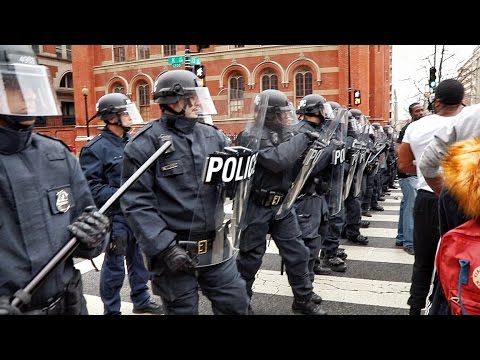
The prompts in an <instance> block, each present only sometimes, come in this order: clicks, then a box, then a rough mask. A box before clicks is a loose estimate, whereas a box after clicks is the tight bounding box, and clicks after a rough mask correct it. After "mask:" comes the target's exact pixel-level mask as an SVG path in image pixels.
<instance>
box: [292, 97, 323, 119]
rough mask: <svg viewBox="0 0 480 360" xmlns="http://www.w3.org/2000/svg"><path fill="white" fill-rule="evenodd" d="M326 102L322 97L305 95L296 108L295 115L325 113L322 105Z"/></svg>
mask: <svg viewBox="0 0 480 360" xmlns="http://www.w3.org/2000/svg"><path fill="white" fill-rule="evenodd" d="M326 102H327V100H325V98H324V97H323V96H322V95H318V94H310V95H306V96H305V97H304V98H303V99H302V100H301V101H300V106H299V107H298V109H297V111H296V113H297V114H315V113H321V114H323V112H324V111H325V107H324V104H325V103H326Z"/></svg>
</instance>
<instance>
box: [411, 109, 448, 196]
mask: <svg viewBox="0 0 480 360" xmlns="http://www.w3.org/2000/svg"><path fill="white" fill-rule="evenodd" d="M452 119H453V117H451V116H440V115H437V114H433V115H427V116H424V117H423V118H421V119H418V120H417V121H414V122H412V123H411V124H410V125H409V126H408V128H407V130H406V131H405V135H404V136H403V140H402V142H404V143H409V144H410V148H411V149H412V152H413V156H414V157H415V160H416V161H415V162H416V164H415V166H416V167H417V179H418V180H417V186H416V188H417V190H420V189H422V190H427V191H430V192H433V190H432V188H431V187H430V186H428V184H427V182H426V181H425V178H424V176H423V175H422V172H421V171H420V166H419V163H420V161H419V160H420V158H421V157H422V154H423V151H424V150H425V148H426V147H427V145H428V144H429V143H430V142H431V141H432V140H433V135H434V134H435V133H436V132H437V131H438V129H440V128H442V127H444V126H446V125H447V124H448V123H449V122H450V121H451V120H452Z"/></svg>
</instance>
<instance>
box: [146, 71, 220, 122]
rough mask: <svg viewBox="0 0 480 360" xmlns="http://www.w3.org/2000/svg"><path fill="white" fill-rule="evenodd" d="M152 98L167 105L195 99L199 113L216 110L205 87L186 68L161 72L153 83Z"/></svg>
mask: <svg viewBox="0 0 480 360" xmlns="http://www.w3.org/2000/svg"><path fill="white" fill-rule="evenodd" d="M154 88H155V91H154V93H153V100H154V101H155V102H156V103H158V104H160V105H168V104H174V103H177V102H179V101H180V100H181V99H184V100H186V105H192V103H191V100H192V99H195V105H198V106H199V107H200V108H201V109H200V113H202V114H204V115H215V114H217V111H216V109H215V105H214V104H213V100H212V98H211V96H210V92H209V91H208V88H207V87H203V86H202V85H201V84H200V81H199V78H198V77H197V76H196V75H195V74H194V73H192V72H191V71H188V70H170V71H167V72H165V73H163V74H161V75H160V76H159V77H158V79H157V81H155V85H154Z"/></svg>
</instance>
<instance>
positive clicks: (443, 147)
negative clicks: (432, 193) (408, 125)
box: [419, 104, 480, 178]
mask: <svg viewBox="0 0 480 360" xmlns="http://www.w3.org/2000/svg"><path fill="white" fill-rule="evenodd" d="M478 136H480V104H476V105H472V106H467V107H466V108H464V109H463V110H462V111H461V112H460V113H459V114H458V115H456V116H455V118H453V119H452V121H449V122H448V124H447V125H446V126H445V127H443V128H441V129H439V130H438V131H437V133H436V134H435V135H434V137H433V140H432V141H431V142H430V144H428V145H427V147H426V148H425V150H424V152H423V154H422V157H421V158H420V163H419V166H420V171H421V172H422V174H423V176H424V177H427V178H433V177H436V176H439V175H441V173H442V171H441V169H440V166H441V161H442V159H443V157H444V156H445V154H446V153H447V150H448V147H449V146H450V145H452V144H453V143H455V142H457V141H460V140H465V139H469V138H473V137H478Z"/></svg>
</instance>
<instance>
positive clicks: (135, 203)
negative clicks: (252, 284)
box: [121, 114, 248, 314]
mask: <svg viewBox="0 0 480 360" xmlns="http://www.w3.org/2000/svg"><path fill="white" fill-rule="evenodd" d="M165 136H169V137H170V139H171V140H172V142H173V145H172V146H171V147H170V148H169V149H168V150H167V151H166V153H165V154H163V155H162V156H161V157H160V158H159V159H158V160H157V161H156V162H155V163H154V164H153V165H152V167H151V168H150V169H149V170H148V171H147V172H146V173H144V174H143V175H142V176H141V177H140V178H139V180H137V181H136V182H135V183H134V184H133V185H132V186H131V187H130V188H129V189H128V190H127V191H126V193H125V195H124V196H123V197H122V198H121V206H122V209H123V211H124V214H125V216H126V218H127V221H128V223H129V225H130V226H131V228H132V230H133V231H134V233H135V235H136V237H137V241H138V242H139V244H140V247H141V249H142V251H143V252H144V253H145V255H146V257H147V259H148V258H150V259H151V258H152V257H154V256H155V255H156V254H159V253H160V252H162V251H163V250H165V249H167V248H168V247H169V246H171V244H175V243H178V244H179V245H181V244H184V243H186V242H185V240H189V242H190V243H192V242H193V243H194V246H193V247H190V248H187V249H188V251H189V252H190V253H191V254H192V255H193V256H194V257H196V256H198V258H200V257H202V258H204V259H205V260H204V261H205V263H208V262H209V261H211V260H212V256H213V255H212V254H213V248H214V247H215V246H216V245H215V243H216V241H217V240H216V239H215V240H214V241H212V240H213V238H214V237H215V235H214V233H215V232H216V229H217V228H218V226H219V224H218V221H219V219H221V221H223V203H222V206H220V207H219V208H216V205H217V200H218V197H219V191H218V187H217V186H214V185H210V184H204V183H203V180H202V175H203V170H204V165H205V161H206V158H207V156H208V155H209V154H213V153H214V152H215V151H223V149H224V147H225V146H226V145H227V140H226V138H225V136H223V135H222V134H221V133H220V132H219V131H218V130H217V129H216V128H214V127H213V126H211V125H208V124H203V123H200V122H197V121H194V120H193V119H190V118H186V117H183V116H173V115H168V114H165V115H163V116H162V117H161V118H160V119H159V120H156V121H152V122H150V123H149V124H148V125H146V126H145V127H144V128H143V129H142V130H141V131H140V132H139V133H138V134H137V135H136V136H135V137H134V138H133V139H132V141H130V142H129V143H128V144H127V146H126V147H125V152H124V161H123V173H122V178H123V180H124V181H125V180H126V179H127V178H128V177H129V176H131V175H132V174H133V173H134V172H135V171H136V170H137V169H138V168H139V167H140V166H141V165H142V164H143V163H145V161H146V160H147V159H148V158H149V157H150V156H151V155H152V154H153V153H154V152H155V151H156V150H157V149H158V148H160V147H161V145H162V142H163V140H162V139H164V137H165ZM200 245H202V246H200ZM181 246H184V245H181ZM185 246H187V245H185ZM197 260H198V259H197ZM200 261H201V260H200ZM198 284H199V285H200V287H201V289H202V292H203V293H204V294H205V295H206V296H207V298H208V299H209V300H210V301H211V303H212V308H213V312H214V313H215V314H246V313H247V308H248V297H247V295H246V289H245V282H244V280H243V279H242V278H241V277H240V274H239V273H238V271H237V269H236V265H235V260H234V258H233V256H232V255H231V254H230V255H227V256H225V258H224V259H221V261H220V262H219V263H217V264H215V265H210V266H197V267H196V269H195V270H189V271H187V270H184V271H183V270H182V271H175V272H173V271H169V269H168V268H167V267H166V266H164V264H163V263H160V264H158V266H157V267H156V268H155V272H154V274H153V277H152V288H153V292H154V294H157V295H159V296H160V297H161V298H162V301H163V304H164V306H165V310H166V313H167V314H198V301H199V298H198Z"/></svg>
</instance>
